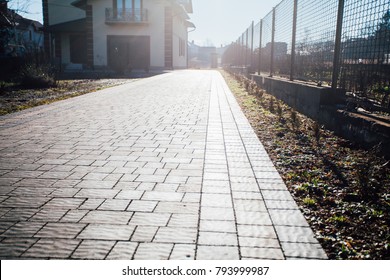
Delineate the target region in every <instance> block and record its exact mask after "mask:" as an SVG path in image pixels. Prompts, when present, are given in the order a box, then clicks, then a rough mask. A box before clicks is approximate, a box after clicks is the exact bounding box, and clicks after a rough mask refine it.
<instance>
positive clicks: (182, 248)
mask: <svg viewBox="0 0 390 280" xmlns="http://www.w3.org/2000/svg"><path fill="white" fill-rule="evenodd" d="M195 252H196V246H195V245H187V244H175V245H174V247H173V250H172V253H171V256H170V257H169V259H170V260H194V259H195Z"/></svg>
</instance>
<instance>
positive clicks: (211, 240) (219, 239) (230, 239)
mask: <svg viewBox="0 0 390 280" xmlns="http://www.w3.org/2000/svg"><path fill="white" fill-rule="evenodd" d="M198 244H200V245H209V246H238V242H237V234H234V233H227V232H208V231H201V232H199V241H198Z"/></svg>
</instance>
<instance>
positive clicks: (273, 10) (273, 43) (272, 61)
mask: <svg viewBox="0 0 390 280" xmlns="http://www.w3.org/2000/svg"><path fill="white" fill-rule="evenodd" d="M275 15H276V9H275V8H273V9H272V40H271V65H270V73H269V76H270V77H272V76H273V74H274V54H275Z"/></svg>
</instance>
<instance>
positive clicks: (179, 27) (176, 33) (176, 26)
mask: <svg viewBox="0 0 390 280" xmlns="http://www.w3.org/2000/svg"><path fill="white" fill-rule="evenodd" d="M187 35H188V33H187V27H186V26H185V25H184V23H183V21H182V20H181V19H180V18H178V17H174V18H173V67H174V68H186V67H187V41H188V38H187ZM180 39H182V40H184V42H185V44H184V47H185V55H184V56H180V43H179V42H180Z"/></svg>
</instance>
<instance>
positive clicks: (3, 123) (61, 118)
mask: <svg viewBox="0 0 390 280" xmlns="http://www.w3.org/2000/svg"><path fill="white" fill-rule="evenodd" d="M0 186H1V188H0V222H1V223H0V256H1V257H2V258H5V259H6V258H38V259H42V258H60V259H68V258H73V259H152V260H153V259H183V260H186V259H239V258H241V259H323V258H326V254H325V253H324V251H323V250H322V248H321V246H320V244H319V243H318V241H317V240H316V239H315V237H314V234H313V232H312V230H311V229H310V227H309V226H308V224H307V222H306V220H305V219H304V217H303V215H302V214H301V212H300V211H299V209H298V207H297V205H296V203H295V201H294V200H293V198H292V197H291V194H290V193H289V191H288V190H287V188H286V186H285V184H284V183H283V180H282V179H281V177H280V176H279V174H278V172H277V171H276V169H275V167H274V166H273V164H272V162H271V160H270V158H269V156H268V155H267V152H266V151H265V149H264V147H263V145H262V144H261V143H260V141H259V140H258V139H257V137H256V134H255V133H254V131H253V129H252V128H251V127H250V125H249V122H248V121H247V119H246V118H245V116H244V114H243V113H242V111H241V109H240V108H239V106H238V104H237V102H236V101H235V98H234V96H233V95H232V93H231V92H230V90H229V89H228V87H227V85H226V83H225V82H224V81H223V79H222V76H221V75H220V74H219V73H218V72H215V71H177V72H172V73H169V74H163V75H159V76H155V77H152V78H147V79H144V80H139V81H137V82H133V83H128V84H124V85H122V86H118V87H113V88H109V89H105V90H102V91H98V92H95V93H91V94H86V95H84V96H80V97H76V98H74V99H69V100H66V101H61V102H57V103H53V104H51V105H47V106H42V107H37V108H34V109H30V110H26V111H24V112H19V113H16V114H10V115H8V116H4V117H0Z"/></svg>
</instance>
